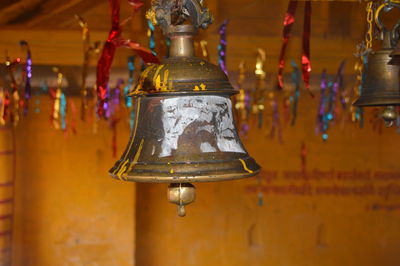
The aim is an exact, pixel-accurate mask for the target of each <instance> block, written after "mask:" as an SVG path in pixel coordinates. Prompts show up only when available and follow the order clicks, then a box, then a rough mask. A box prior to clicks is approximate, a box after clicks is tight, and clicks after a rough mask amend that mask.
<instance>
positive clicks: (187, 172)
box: [111, 95, 259, 182]
mask: <svg viewBox="0 0 400 266" xmlns="http://www.w3.org/2000/svg"><path fill="white" fill-rule="evenodd" d="M136 113H137V115H138V119H137V120H136V124H135V126H134V129H133V133H132V136H131V139H130V141H129V144H128V148H127V149H126V151H125V153H124V154H123V156H122V158H121V159H120V160H119V161H118V162H117V163H116V165H115V166H114V167H113V168H112V170H111V173H112V174H113V176H114V177H116V178H121V179H124V180H131V181H143V182H186V181H187V182H189V181H214V180H226V179H235V178H243V177H248V176H252V175H254V174H255V172H257V171H258V169H259V166H258V165H257V164H256V162H255V161H254V159H252V158H251V157H250V156H249V155H248V153H247V152H246V150H245V148H244V147H243V144H242V143H241V141H240V139H239V136H238V134H237V131H236V127H235V124H234V120H233V114H232V104H231V100H230V99H229V97H226V96H217V95H192V96H181V97H175V96H173V97H143V98H139V99H138V101H137V106H136Z"/></svg>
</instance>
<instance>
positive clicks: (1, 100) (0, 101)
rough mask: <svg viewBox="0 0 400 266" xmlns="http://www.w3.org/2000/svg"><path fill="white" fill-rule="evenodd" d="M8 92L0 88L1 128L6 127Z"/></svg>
mask: <svg viewBox="0 0 400 266" xmlns="http://www.w3.org/2000/svg"><path fill="white" fill-rule="evenodd" d="M6 94H7V91H6V90H5V89H4V88H3V87H0V126H4V125H5V124H6V116H7V115H6V114H7V107H8V97H7V95H6Z"/></svg>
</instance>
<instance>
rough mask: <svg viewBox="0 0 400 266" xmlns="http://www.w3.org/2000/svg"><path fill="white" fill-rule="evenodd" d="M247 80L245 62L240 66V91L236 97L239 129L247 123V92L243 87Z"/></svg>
mask: <svg viewBox="0 0 400 266" xmlns="http://www.w3.org/2000/svg"><path fill="white" fill-rule="evenodd" d="M245 78H246V67H245V62H244V61H241V62H240V64H239V75H238V80H237V84H238V89H239V93H238V94H237V95H236V97H235V105H234V106H235V113H236V119H237V125H238V128H239V129H240V128H241V125H242V124H243V123H244V122H245V121H246V118H247V113H246V111H247V110H246V102H245V100H246V91H245V89H244V87H243V84H244V80H245Z"/></svg>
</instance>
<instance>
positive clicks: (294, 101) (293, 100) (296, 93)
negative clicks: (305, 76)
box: [290, 61, 300, 126]
mask: <svg viewBox="0 0 400 266" xmlns="http://www.w3.org/2000/svg"><path fill="white" fill-rule="evenodd" d="M291 65H292V67H293V72H292V82H293V87H294V90H293V95H292V96H290V104H291V114H292V118H291V121H290V124H291V125H292V126H294V125H295V124H296V119H297V106H298V102H299V97H300V70H299V67H298V66H297V64H296V62H295V61H291Z"/></svg>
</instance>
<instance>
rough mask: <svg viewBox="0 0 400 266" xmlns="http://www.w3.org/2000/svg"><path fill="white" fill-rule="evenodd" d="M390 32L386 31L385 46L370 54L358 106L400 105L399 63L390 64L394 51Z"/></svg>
mask: <svg viewBox="0 0 400 266" xmlns="http://www.w3.org/2000/svg"><path fill="white" fill-rule="evenodd" d="M390 39H391V37H390V32H386V33H385V38H384V41H383V45H382V46H383V47H382V49H380V50H379V51H376V52H371V53H370V54H369V56H368V67H367V69H366V70H365V71H366V81H365V84H363V87H362V91H361V96H360V98H358V99H357V101H356V102H355V103H354V105H356V106H385V105H400V87H399V70H400V67H399V65H393V64H388V63H389V61H390V60H391V57H390V54H391V53H392V52H393V48H392V45H391V40H390Z"/></svg>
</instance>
